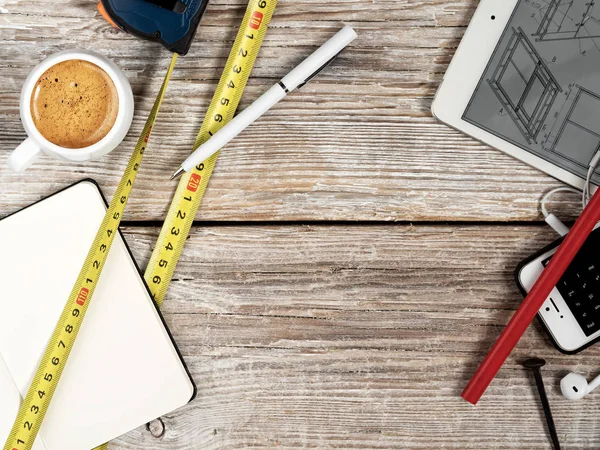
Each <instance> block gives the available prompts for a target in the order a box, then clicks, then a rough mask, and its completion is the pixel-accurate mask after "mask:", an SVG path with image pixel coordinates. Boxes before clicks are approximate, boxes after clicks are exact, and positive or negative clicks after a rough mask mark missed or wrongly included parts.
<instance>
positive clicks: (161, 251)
mask: <svg viewBox="0 0 600 450" xmlns="http://www.w3.org/2000/svg"><path fill="white" fill-rule="evenodd" d="M276 5H277V0H251V1H250V3H249V4H248V8H247V9H246V13H245V15H244V19H243V21H242V24H241V26H240V29H239V31H238V34H237V37H236V39H235V43H234V44H233V48H232V49H231V52H230V54H229V58H228V59H227V64H226V65H225V69H224V71H223V74H222V75H221V79H220V81H219V85H218V86H217V90H216V91H215V95H214V96H213V99H212V102H211V103H210V106H209V107H208V111H207V113H206V117H205V118H204V122H203V123H202V128H201V129H200V132H199V133H198V137H197V138H196V142H195V144H194V149H193V150H196V149H197V148H198V147H199V146H200V145H202V144H203V143H204V142H206V141H207V140H208V139H209V138H210V136H211V135H213V134H214V133H216V132H217V131H218V130H220V129H221V128H222V127H223V126H224V125H225V124H226V123H227V122H229V121H230V120H231V119H232V118H233V116H234V114H235V111H236V109H237V107H238V105H239V103H240V99H241V97H242V93H243V91H244V88H245V86H246V83H247V81H248V78H249V77H250V71H251V70H252V67H253V66H254V62H255V61H256V56H257V54H258V50H259V49H260V46H261V45H262V42H263V39H264V37H265V34H266V32H267V27H268V25H269V23H270V21H271V17H272V16H273V11H274V10H275V6H276ZM218 156H219V154H218V153H216V154H215V155H213V156H212V157H210V158H209V159H207V160H206V161H204V162H203V163H202V164H199V165H198V166H196V168H195V169H194V170H193V171H191V172H188V173H186V174H184V175H183V177H182V178H181V180H180V181H179V185H178V186H177V191H175V196H174V198H173V202H172V203H171V207H170V209H169V213H168V214H167V218H166V219H165V223H164V225H163V227H162V229H161V231H160V235H159V237H158V241H157V242H156V246H155V247H154V251H153V252H152V256H151V257H150V261H149V263H148V267H147V268H146V272H145V274H144V278H145V279H146V283H148V286H149V287H150V291H151V292H152V295H153V298H154V301H155V302H156V303H157V304H158V305H159V306H160V305H161V304H162V302H163V300H164V298H165V295H166V293H167V289H168V287H169V283H170V281H171V278H172V277H173V272H174V270H175V266H176V265H177V261H178V260H179V257H180V256H181V252H182V250H183V246H184V244H185V241H186V239H187V237H188V233H189V231H190V227H191V226H192V222H193V221H194V217H195V216H196V212H197V211H198V208H199V207H200V202H201V201H202V197H203V196H204V192H205V191H206V187H207V186H208V180H209V179H210V175H211V174H212V171H213V169H214V167H215V164H216V162H217V158H218Z"/></svg>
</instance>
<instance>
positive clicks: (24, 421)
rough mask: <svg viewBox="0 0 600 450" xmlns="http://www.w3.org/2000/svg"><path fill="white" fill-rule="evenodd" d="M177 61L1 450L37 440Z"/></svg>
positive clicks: (21, 449) (24, 448)
mask: <svg viewBox="0 0 600 450" xmlns="http://www.w3.org/2000/svg"><path fill="white" fill-rule="evenodd" d="M176 61H177V54H173V58H172V60H171V64H170V66H169V69H168V71H167V74H166V75H165V79H164V81H163V83H162V86H161V88H160V91H159V93H158V96H157V97H156V100H155V102H154V105H153V107H152V110H151V111H150V115H149V116H148V119H147V121H146V124H145V125H144V129H143V130H142V134H141V136H140V138H139V140H138V142H137V144H136V146H135V150H134V152H133V154H132V155H131V158H130V160H129V163H128V164H127V168H126V169H125V172H124V174H123V177H122V178H121V181H120V182H119V185H118V187H117V189H116V191H115V194H114V196H113V198H112V200H111V202H110V205H109V207H108V210H107V211H106V214H105V216H104V219H103V220H102V224H101V225H100V228H99V229H98V232H97V234H96V237H95V239H94V242H93V244H92V247H91V248H90V250H89V252H88V255H87V257H86V259H85V263H84V264H83V267H82V269H81V272H80V273H79V276H78V278H77V281H76V282H75V285H74V287H73V290H72V291H71V294H70V295H69V299H68V301H67V303H66V305H65V308H64V310H63V312H62V314H61V316H60V318H59V320H58V323H57V325H56V328H55V329H54V332H53V333H52V337H51V338H50V342H49V343H48V346H47V347H46V350H45V352H44V356H43V357H42V359H41V362H40V364H39V366H38V368H37V371H36V373H35V376H34V378H33V381H32V382H31V385H30V387H29V390H28V391H27V395H26V397H25V399H24V400H23V403H22V404H21V407H20V408H19V413H18V415H17V418H16V420H15V423H14V425H13V427H12V430H11V432H10V435H9V437H8V439H7V441H6V444H5V445H4V450H30V449H31V447H32V446H33V444H34V442H35V438H36V436H37V434H38V432H39V429H40V427H41V424H42V421H43V420H44V416H45V415H46V412H47V411H48V407H49V405H50V401H51V400H52V396H53V395H54V392H55V390H56V387H57V385H58V382H59V381H60V377H61V375H62V372H63V370H64V368H65V365H66V363H67V359H68V357H69V354H70V352H71V349H72V348H73V345H74V343H75V339H76V337H77V333H78V332H79V329H80V327H81V324H82V322H83V319H84V317H85V313H86V311H87V308H88V306H89V303H90V301H91V299H92V296H93V294H94V291H95V289H96V285H97V283H98V279H99V278H100V275H101V273H102V269H103V268H104V263H105V262H106V259H107V257H108V254H109V252H110V248H111V245H112V243H113V241H114V238H115V236H116V235H117V231H118V228H119V224H120V223H121V219H122V218H123V212H124V211H125V207H126V206H127V201H128V200H129V196H130V194H131V190H132V189H133V184H134V182H135V179H136V176H137V172H138V170H139V168H140V165H141V162H142V158H143V155H144V152H145V150H146V144H147V143H148V139H149V138H150V133H151V132H152V127H153V125H154V123H155V121H156V117H157V115H158V111H159V109H160V105H161V103H162V101H163V98H164V95H165V92H166V90H167V86H168V84H169V80H170V78H171V75H172V73H173V68H174V67H175V62H176ZM82 401H84V399H82Z"/></svg>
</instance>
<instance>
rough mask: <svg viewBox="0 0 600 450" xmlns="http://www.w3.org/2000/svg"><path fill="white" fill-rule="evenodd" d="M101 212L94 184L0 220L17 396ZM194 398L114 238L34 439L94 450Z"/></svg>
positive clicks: (4, 326) (1, 285)
mask: <svg viewBox="0 0 600 450" xmlns="http://www.w3.org/2000/svg"><path fill="white" fill-rule="evenodd" d="M104 212H105V206H104V204H103V202H102V199H101V196H100V194H99V192H98V190H97V188H96V186H95V185H94V184H92V183H90V182H82V183H78V184H76V185H75V186H73V187H71V188H69V189H67V190H65V191H62V192H60V193H58V194H56V195H54V196H51V197H49V198H48V199H46V200H44V201H42V202H39V203H37V204H35V205H33V206H31V207H29V208H26V209H25V210H23V211H21V212H19V213H17V214H15V215H13V216H10V217H8V218H6V219H3V220H0V248H3V255H6V256H7V257H5V258H0V277H1V279H0V290H1V295H0V311H2V314H0V354H2V355H3V358H4V360H5V362H6V365H7V367H8V369H9V371H10V373H11V374H12V377H13V379H14V381H15V384H16V385H17V388H18V389H19V391H20V392H21V394H22V395H25V393H26V392H27V388H28V386H29V384H30V382H31V379H32V377H33V375H34V373H35V370H36V367H37V365H38V363H39V359H40V358H41V357H42V354H43V351H44V349H45V345H46V344H47V342H48V340H49V338H50V336H51V334H52V331H53V329H54V326H55V324H56V321H57V320H58V317H59V316H60V313H61V311H62V309H63V307H64V304H65V302H66V300H67V298H68V296H69V293H70V291H71V289H72V287H73V284H74V282H75V279H76V278H77V275H78V273H79V270H80V268H81V265H82V264H83V262H84V260H85V257H86V255H87V251H88V249H89V247H90V245H91V243H92V241H93V239H94V236H95V234H96V231H97V229H98V226H99V225H100V223H101V221H102V218H103V216H104ZM193 392H194V387H193V384H192V382H191V380H190V379H189V377H188V375H187V373H186V371H185V367H184V366H183V363H182V362H181V360H180V358H179V356H178V355H177V352H176V350H175V347H174V346H173V344H172V342H171V340H170V338H169V336H168V332H167V330H166V329H165V327H164V326H163V324H162V322H161V320H160V316H159V314H158V312H157V311H156V308H155V307H154V305H153V303H152V301H151V299H150V296H149V294H148V293H147V290H146V287H145V285H144V284H143V281H142V280H141V277H140V275H139V274H138V272H137V269H136V267H135V265H134V263H133V261H132V260H131V257H130V255H129V254H128V252H127V250H126V247H125V244H124V242H123V241H122V239H121V237H120V236H117V237H116V238H115V242H114V244H113V247H112V249H111V252H110V254H109V256H108V259H107V262H106V265H105V268H104V271H103V273H102V276H101V277H100V280H99V282H98V286H97V289H96V293H95V295H94V297H93V299H92V301H91V303H90V306H89V309H88V312H87V315H86V318H85V319H84V322H83V325H82V328H81V331H80V333H79V336H78V338H77V341H76V343H75V346H74V347H73V350H72V352H71V357H70V359H69V362H68V364H67V366H66V368H65V371H64V373H63V376H62V378H61V382H60V384H59V385H58V388H57V390H56V393H55V396H54V399H53V402H52V404H51V406H50V409H49V410H48V413H47V415H46V418H45V420H44V423H43V425H42V428H41V431H40V434H41V436H42V437H43V440H44V442H45V443H46V446H47V447H48V450H81V449H82V448H93V447H95V446H97V445H99V444H101V443H103V442H106V441H108V440H111V439H114V438H115V437H118V436H120V435H121V434H123V433H126V432H128V431H130V430H131V429H133V428H136V427H138V426H140V425H143V424H145V423H146V422H148V421H150V420H152V419H154V418H156V417H158V416H160V415H163V414H166V413H168V412H170V411H172V410H174V409H176V408H178V407H180V406H183V405H185V404H186V403H187V402H188V401H189V400H190V398H191V397H192V395H193ZM0 407H1V406H0Z"/></svg>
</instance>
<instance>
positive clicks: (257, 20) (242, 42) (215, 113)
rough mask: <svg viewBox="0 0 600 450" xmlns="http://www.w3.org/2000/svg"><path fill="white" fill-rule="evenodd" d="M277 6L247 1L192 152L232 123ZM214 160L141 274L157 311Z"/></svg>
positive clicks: (186, 191) (184, 195)
mask: <svg viewBox="0 0 600 450" xmlns="http://www.w3.org/2000/svg"><path fill="white" fill-rule="evenodd" d="M276 5H277V0H251V1H250V2H249V3H248V7H247V8H246V12H245V13H244V18H243V20H242V23H241V25H240V28H239V30H238V34H237V36H236V39H235V42H234V44H233V47H232V48H231V51H230V53H229V57H228V58H227V63H226V64H225V69H224V70H223V74H222V75H221V78H220V79H219V84H218V85H217V89H216V90H215V94H214V96H213V98H212V101H211V103H210V105H209V107H208V111H207V112H206V116H205V118H204V121H203V122H202V127H201V128H200V132H199V133H198V136H197V137H196V141H195V143H194V147H193V150H192V151H194V150H196V149H197V148H198V147H200V145H202V144H203V143H204V142H206V141H207V140H208V139H209V138H210V136H211V135H213V134H214V133H216V132H217V131H218V130H220V129H221V128H222V127H223V126H224V125H225V124H226V123H227V122H229V121H230V120H231V119H233V116H234V115H235V112H236V110H237V107H238V105H239V103H240V99H241V98H242V94H243V91H244V88H245V87H246V83H247V82H248V78H249V77H250V72H251V70H252V67H253V66H254V63H255V61H256V58H257V56H258V51H259V50H260V47H261V45H262V42H263V40H264V37H265V34H266V32H267V27H268V25H269V23H270V22H271V17H272V16H273V12H274V10H275V6H276ZM218 155H219V154H218V153H216V154H214V155H213V156H211V157H210V158H209V159H208V160H206V161H204V162H203V163H202V164H199V165H198V166H196V168H195V169H194V170H193V171H191V172H188V173H186V174H184V175H183V176H182V178H181V179H180V180H179V184H178V186H177V190H176V191H175V194H174V196H173V201H172V203H171V206H170V207H169V212H168V213H167V217H166V219H165V222H164V224H163V227H162V229H161V231H160V234H159V236H158V239H157V241H156V245H155V247H154V250H153V251H152V256H151V257H150V261H149V262H148V266H147V268H146V272H145V273H144V279H145V280H146V283H147V285H148V287H149V288H150V292H151V293H152V298H153V299H154V301H155V302H156V304H157V305H158V306H159V307H160V306H161V305H162V303H163V301H164V299H165V296H166V293H167V289H168V287H169V283H170V282H171V279H172V278H173V273H174V271H175V266H176V265H177V262H178V260H179V258H180V256H181V253H182V251H183V246H184V244H185V241H186V239H187V237H188V235H189V231H190V228H191V226H192V223H193V221H194V217H195V216H196V213H197V212H198V209H199V207H200V202H201V201H202V197H203V196H204V192H205V191H206V188H207V186H208V181H209V179H210V176H211V174H212V171H213V169H214V167H215V164H216V162H217V158H218ZM107 448H108V444H103V445H101V446H99V447H96V448H95V449H94V450H106V449H107Z"/></svg>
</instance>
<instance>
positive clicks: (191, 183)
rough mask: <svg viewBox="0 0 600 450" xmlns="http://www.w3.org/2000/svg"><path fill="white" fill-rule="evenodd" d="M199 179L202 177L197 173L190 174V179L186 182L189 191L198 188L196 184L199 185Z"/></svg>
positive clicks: (194, 190)
mask: <svg viewBox="0 0 600 450" xmlns="http://www.w3.org/2000/svg"><path fill="white" fill-rule="evenodd" d="M200 181H202V177H201V176H200V175H198V174H197V173H193V174H191V175H190V180H189V181H188V184H187V190H188V191H191V192H196V191H197V190H198V186H200Z"/></svg>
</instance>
